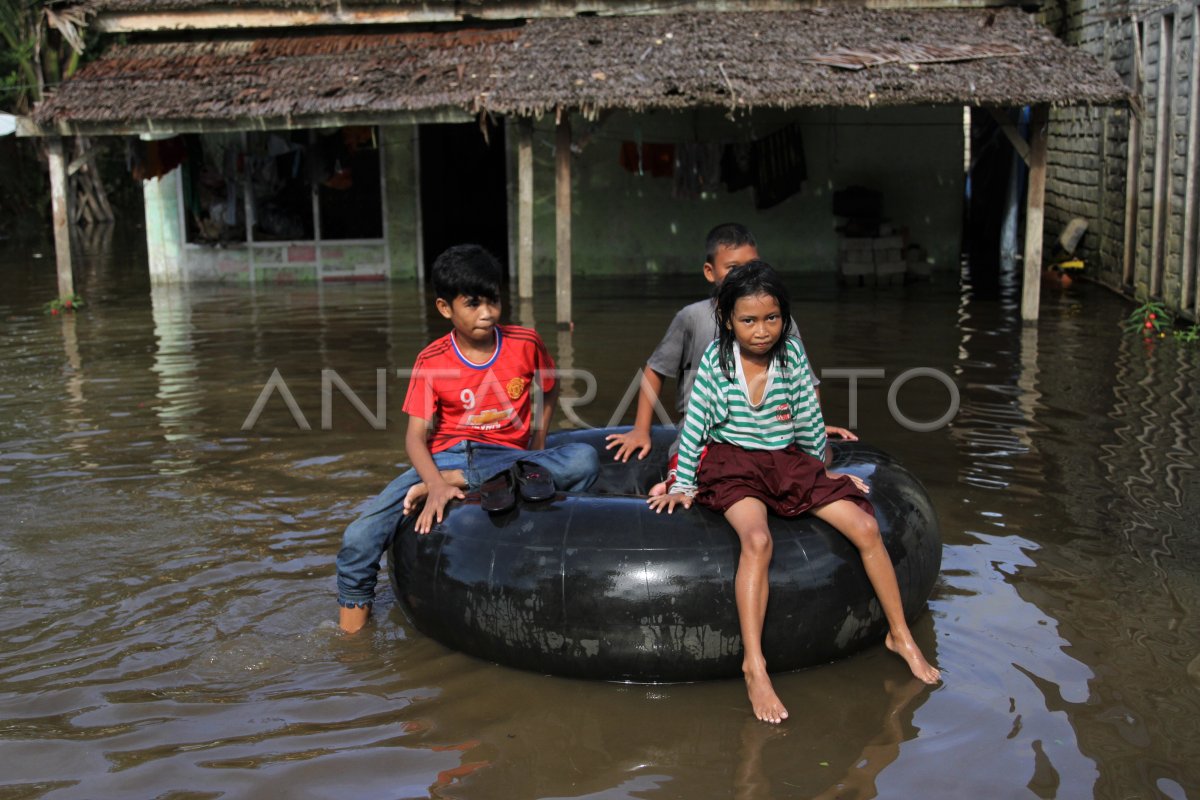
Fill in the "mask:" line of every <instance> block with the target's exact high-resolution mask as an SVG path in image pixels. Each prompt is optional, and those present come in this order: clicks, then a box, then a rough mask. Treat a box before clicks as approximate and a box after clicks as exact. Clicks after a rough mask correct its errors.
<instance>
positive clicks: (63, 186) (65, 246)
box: [48, 136, 75, 298]
mask: <svg viewBox="0 0 1200 800" xmlns="http://www.w3.org/2000/svg"><path fill="white" fill-rule="evenodd" d="M48 145H49V148H48V151H49V155H50V159H49V160H50V211H51V214H52V216H53V219H54V258H55V261H56V263H57V265H58V296H59V297H60V298H62V297H71V296H73V295H74V294H75V276H74V274H73V273H72V272H71V208H70V194H69V193H68V192H67V164H66V161H65V160H64V158H63V141H62V137H61V136H51V137H50V139H49V141H48Z"/></svg>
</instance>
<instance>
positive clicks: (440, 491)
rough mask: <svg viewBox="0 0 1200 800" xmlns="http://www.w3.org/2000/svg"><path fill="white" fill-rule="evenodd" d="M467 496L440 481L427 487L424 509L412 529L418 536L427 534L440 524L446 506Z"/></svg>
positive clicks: (456, 488)
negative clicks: (436, 524)
mask: <svg viewBox="0 0 1200 800" xmlns="http://www.w3.org/2000/svg"><path fill="white" fill-rule="evenodd" d="M466 496H467V495H466V494H465V493H464V492H463V490H462V489H459V488H458V487H457V486H452V485H450V484H449V483H446V482H445V481H441V482H440V483H439V484H438V485H437V486H430V487H429V496H428V497H426V498H425V508H424V509H423V510H422V511H421V516H419V517H417V522H416V524H415V525H414V526H413V529H414V530H415V531H416V532H417V533H420V534H426V533H429V531H431V530H433V526H434V524H435V523H440V522H441V521H442V517H443V516H444V515H445V511H446V504H447V503H449V502H450V501H451V500H462V499H463V498H464V497H466Z"/></svg>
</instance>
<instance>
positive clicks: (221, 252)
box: [142, 126, 417, 284]
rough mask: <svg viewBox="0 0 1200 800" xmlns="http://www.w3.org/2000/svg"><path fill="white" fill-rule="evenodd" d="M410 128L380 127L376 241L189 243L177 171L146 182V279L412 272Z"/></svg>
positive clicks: (346, 277)
mask: <svg viewBox="0 0 1200 800" xmlns="http://www.w3.org/2000/svg"><path fill="white" fill-rule="evenodd" d="M414 130H415V129H414V128H413V127H412V126H394V127H384V128H381V129H380V130H379V137H380V148H381V151H382V174H383V178H382V185H383V191H382V198H383V201H382V206H383V207H382V208H381V209H380V213H381V214H383V215H384V237H383V239H381V240H350V241H321V242H313V241H290V242H255V243H250V244H247V243H245V242H234V243H225V244H222V245H220V246H215V245H201V244H190V243H188V242H186V236H185V233H184V225H183V217H182V213H181V196H182V195H181V187H180V184H181V170H180V169H175V170H172V171H171V172H169V173H167V174H166V175H164V176H162V177H161V178H156V179H152V180H149V181H143V182H142V192H143V196H144V199H145V209H146V211H145V214H146V245H147V254H148V262H149V268H150V277H151V281H152V282H153V283H155V284H169V283H179V282H197V283H247V282H256V283H295V282H313V281H361V280H386V279H388V278H394V279H412V278H414V277H415V276H416V274H417V266H416V265H417V211H416V191H415V186H416V183H415V170H414V158H413V141H414V133H413V132H414ZM239 197H240V194H239Z"/></svg>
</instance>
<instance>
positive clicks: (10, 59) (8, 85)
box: [0, 0, 93, 113]
mask: <svg viewBox="0 0 1200 800" xmlns="http://www.w3.org/2000/svg"><path fill="white" fill-rule="evenodd" d="M92 13H93V12H92V11H91V10H90V8H88V7H86V6H80V5H77V4H73V3H71V2H69V0H43V2H37V1H36V0H0V43H2V44H3V45H4V46H3V47H0V108H4V109H6V110H9V111H15V112H17V113H25V112H27V111H29V109H30V108H32V106H33V104H34V103H36V102H37V101H39V100H41V99H42V95H43V94H44V93H45V90H46V88H47V87H48V86H49V87H52V86H55V85H57V84H58V83H60V82H61V81H63V80H64V79H66V78H69V77H71V75H73V74H75V70H77V69H78V68H79V64H80V59H81V57H82V56H83V53H84V51H85V50H86V49H87V45H88V41H89V39H90V38H91V37H90V36H89V31H88V30H87V20H88V17H89V16H90V15H91V14H92Z"/></svg>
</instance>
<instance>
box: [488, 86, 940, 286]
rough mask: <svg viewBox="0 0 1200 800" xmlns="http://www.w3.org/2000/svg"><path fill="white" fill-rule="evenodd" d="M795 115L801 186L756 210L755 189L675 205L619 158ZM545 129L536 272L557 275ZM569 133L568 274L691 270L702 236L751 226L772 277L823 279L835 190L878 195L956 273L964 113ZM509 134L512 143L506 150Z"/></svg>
mask: <svg viewBox="0 0 1200 800" xmlns="http://www.w3.org/2000/svg"><path fill="white" fill-rule="evenodd" d="M793 121H795V122H797V123H798V124H799V126H800V129H801V132H802V137H803V141H804V153H805V160H806V163H807V167H808V180H807V181H806V182H805V184H804V186H803V188H802V189H801V191H800V192H798V193H797V194H795V195H793V196H792V197H790V198H789V199H787V200H785V201H783V202H782V203H780V204H779V205H777V206H775V207H773V208H770V209H767V210H763V211H757V210H755V207H754V194H753V190H752V189H743V190H741V191H739V192H734V193H731V192H728V191H726V190H725V189H724V188H723V187H720V186H718V187H717V188H716V189H715V190H714V191H712V192H708V193H705V195H704V196H702V197H700V198H697V199H691V198H684V199H679V198H676V197H675V196H673V187H674V181H673V179H672V178H655V177H650V176H649V175H648V174H646V175H641V176H639V175H637V174H634V173H631V172H628V171H626V170H625V169H623V168H622V167H621V166H620V165H619V163H618V159H619V151H620V146H621V143H622V142H623V141H641V142H647V143H652V142H653V143H670V144H679V143H682V142H688V141H698V142H733V141H750V140H753V139H755V138H759V137H763V136H765V135H767V134H770V133H772V132H773V131H776V130H778V129H779V128H782V127H783V126H785V125H786V124H788V123H789V122H793ZM553 125H554V123H553V120H552V119H543V120H540V121H539V122H538V123H537V126H536V129H535V133H534V198H535V200H534V262H535V266H534V269H535V272H536V273H538V274H553V271H554V127H553ZM572 134H573V141H574V142H575V146H576V149H577V150H578V151H579V152H577V153H576V155H575V157H574V158H573V159H572V165H571V169H572V201H571V202H572V208H571V211H572V215H571V216H572V256H571V258H572V266H573V269H574V272H575V274H577V275H604V274H641V273H684V274H692V273H695V272H698V271H699V268H700V266H701V265H702V264H703V260H704V237H705V234H706V233H707V232H708V230H709V229H710V228H711V227H712V226H714V225H716V224H719V223H721V222H730V221H735V222H742V223H744V224H746V225H747V226H749V227H750V229H751V230H752V231H754V234H755V236H756V237H757V238H758V240H759V244H760V250H761V251H762V254H763V256H764V258H767V259H768V260H770V261H772V262H774V263H776V265H777V266H779V267H780V268H781V269H784V270H786V271H790V272H797V271H805V272H832V271H834V269H835V265H836V256H837V232H836V230H835V226H836V224H837V220H836V219H835V218H834V216H833V211H832V195H833V192H834V191H835V190H838V189H844V188H846V187H848V186H853V185H861V186H866V187H869V188H873V189H876V190H878V191H880V192H882V194H883V209H884V215H885V216H886V217H887V218H888V219H889V220H890V222H891V223H892V224H893V225H894V226H896V227H897V228H906V229H907V230H908V236H909V241H910V242H911V243H916V244H919V245H920V246H921V247H923V248H924V249H925V250H926V251H927V252H928V255H929V258H930V259H931V261H932V262H933V266H934V268H935V269H946V270H956V269H957V268H958V262H959V252H960V245H961V228H962V203H963V127H962V110H961V108H958V107H931V108H895V109H891V108H883V109H873V110H857V109H853V110H848V109H809V110H803V111H793V112H781V111H770V110H767V111H755V112H753V114H751V115H749V116H746V117H743V118H739V119H737V120H736V121H730V120H728V119H727V118H726V117H725V115H724V113H723V112H721V111H717V110H703V111H692V112H685V113H667V112H661V113H646V114H626V113H614V114H611V115H608V116H604V117H602V118H601V120H600V121H598V122H588V121H586V120H584V119H582V118H580V117H574V118H573V119H572ZM516 139H517V137H516V136H515V135H514V136H510V137H509V141H510V147H513V148H515V147H516ZM514 161H515V156H514ZM514 184H515V181H514ZM511 188H512V191H514V192H515V185H514V186H512V187H511ZM515 224H516V219H515V214H514V215H513V219H512V220H511V225H513V226H515ZM513 239H514V240H515V232H514V235H513Z"/></svg>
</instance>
